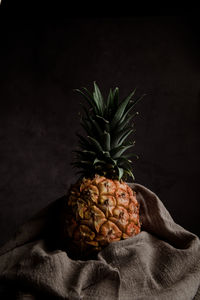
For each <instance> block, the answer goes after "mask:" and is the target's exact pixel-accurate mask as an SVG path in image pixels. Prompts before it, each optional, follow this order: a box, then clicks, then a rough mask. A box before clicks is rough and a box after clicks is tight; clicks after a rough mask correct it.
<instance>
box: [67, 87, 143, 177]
mask: <svg viewBox="0 0 200 300" xmlns="http://www.w3.org/2000/svg"><path fill="white" fill-rule="evenodd" d="M75 91H77V92H78V93H79V94H81V95H82V96H83V98H84V99H85V100H86V102H87V104H88V105H89V108H88V105H87V107H86V106H85V105H82V107H83V112H84V113H83V115H82V116H81V125H82V127H83V129H84V131H85V132H86V134H87V135H86V136H82V135H80V134H77V136H78V139H79V150H75V151H74V152H75V154H76V155H75V161H74V162H73V163H72V165H73V166H74V167H75V168H78V169H80V170H79V172H77V173H80V174H81V175H82V176H83V177H86V178H93V177H94V175H95V174H98V175H103V176H105V177H107V178H111V179H117V180H121V179H123V180H127V178H128V177H132V179H133V180H134V175H133V172H132V161H131V160H130V158H132V157H136V158H138V156H137V155H135V154H134V153H132V152H131V153H130V152H129V153H127V150H129V149H131V148H132V147H133V146H134V144H135V141H132V140H128V137H129V136H130V135H131V134H132V133H133V132H134V125H133V123H132V124H131V121H132V119H133V118H134V117H135V116H136V115H137V114H138V112H135V113H132V109H133V108H134V107H135V105H136V103H137V102H138V101H139V100H141V99H142V98H143V97H144V96H145V95H142V96H141V97H139V98H137V99H136V100H134V101H133V100H132V98H133V96H134V94H135V91H136V89H135V90H134V91H133V92H132V93H131V94H130V95H129V96H128V97H126V98H125V99H124V100H122V101H119V89H118V87H116V88H115V89H113V90H112V89H110V92H109V94H108V97H107V99H106V100H104V98H103V96H102V94H101V91H100V89H99V87H98V86H97V84H96V83H95V82H94V90H93V93H92V94H91V93H90V92H89V91H88V90H87V89H86V88H82V89H81V90H80V89H76V90H75Z"/></svg>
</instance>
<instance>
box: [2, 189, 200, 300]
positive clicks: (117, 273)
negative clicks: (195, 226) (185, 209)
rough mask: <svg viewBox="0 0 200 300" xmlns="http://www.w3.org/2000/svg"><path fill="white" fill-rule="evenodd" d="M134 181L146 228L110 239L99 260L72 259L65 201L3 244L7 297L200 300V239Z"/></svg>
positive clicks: (3, 280) (43, 211)
mask: <svg viewBox="0 0 200 300" xmlns="http://www.w3.org/2000/svg"><path fill="white" fill-rule="evenodd" d="M130 186H131V187H132V188H133V189H134V190H135V191H136V195H137V200H138V202H139V203H140V210H141V221H142V231H141V233H139V234H138V235H137V236H134V237H132V238H129V239H127V240H123V241H119V242H114V243H112V244H110V245H109V246H107V247H106V248H105V249H104V250H102V251H101V252H100V253H99V254H98V256H97V258H96V259H90V260H86V261H81V260H75V259H72V258H70V257H69V255H67V252H66V251H64V249H62V247H61V246H60V245H61V244H59V243H60V242H59V232H58V230H59V226H58V227H56V226H55V225H56V224H59V222H58V221H59V218H60V214H61V211H62V210H63V205H65V201H66V198H65V197H63V198H61V199H58V200H57V201H55V202H53V203H52V204H51V205H50V206H48V207H47V208H45V209H44V210H42V211H41V212H40V213H39V214H37V215H36V216H35V217H33V218H32V219H31V220H30V221H28V222H27V223H26V224H24V225H23V226H22V227H21V228H20V229H19V230H18V231H17V232H16V234H15V236H14V237H13V239H11V240H10V241H9V242H7V243H6V244H5V245H4V246H3V247H2V248H1V249H0V283H1V284H0V286H1V291H0V293H1V294H0V296H1V295H2V296H1V297H0V298H1V299H7V298H8V297H9V296H10V297H12V299H15V298H16V299H69V300H75V299H76V300H77V299H83V300H86V299H87V300H89V299H91V300H102V299H104V300H112V299H123V300H129V299H130V300H132V299H136V300H146V299H159V300H164V299H167V300H168V299H172V300H180V299H181V300H189V299H195V300H196V299H200V241H199V238H198V237H197V236H196V235H194V234H192V233H190V232H188V231H186V230H185V229H184V228H182V227H181V226H179V225H178V224H176V223H175V222H174V221H173V219H172V218H171V216H170V214H169V213H168V211H167V210H166V208H165V207H164V205H163V204H162V202H161V201H160V200H159V198H158V197H157V196H156V195H155V194H154V193H153V192H151V191H150V190H148V189H147V188H145V187H144V186H142V185H140V184H130ZM6 297H7V298H6Z"/></svg>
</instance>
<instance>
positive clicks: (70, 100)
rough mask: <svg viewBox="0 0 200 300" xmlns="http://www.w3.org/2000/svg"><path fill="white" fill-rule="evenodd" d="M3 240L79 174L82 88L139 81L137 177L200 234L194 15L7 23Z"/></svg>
mask: <svg viewBox="0 0 200 300" xmlns="http://www.w3.org/2000/svg"><path fill="white" fill-rule="evenodd" d="M0 37H1V40H0V242H1V244H2V243H4V242H5V241H6V240H7V239H8V238H9V237H10V236H11V234H13V232H14V231H15V229H16V228H17V227H18V226H19V225H20V224H22V223H23V222H24V221H26V220H27V219H28V218H29V217H31V216H32V215H33V214H34V213H36V212H37V211H38V210H40V209H41V208H43V207H45V206H46V205H47V204H49V203H50V202H52V201H54V200H55V199H57V198H58V197H60V196H62V195H63V194H64V193H65V192H66V191H67V189H68V187H69V185H70V183H72V182H74V181H75V180H76V176H75V174H74V170H73V169H72V167H71V165H70V162H71V161H72V158H73V155H72V152H71V150H72V149H74V148H75V147H76V145H77V142H76V136H75V132H76V131H77V130H80V127H79V117H78V112H79V111H80V97H79V96H78V95H76V94H75V93H74V92H73V89H74V88H79V87H81V86H86V87H87V88H89V89H91V88H92V82H93V81H94V80H95V81H96V82H97V84H98V85H99V86H100V88H101V89H102V90H103V93H104V95H106V94H107V93H108V90H109V88H110V87H113V88H114V87H115V86H118V87H119V88H120V95H121V97H124V96H126V95H128V94H129V93H130V92H131V91H132V90H133V89H134V88H135V87H137V95H140V94H141V93H147V94H148V96H146V98H145V99H144V100H143V101H141V102H140V103H139V104H138V105H137V110H138V111H139V112H140V115H139V116H138V117H137V119H136V129H137V131H136V134H135V139H136V146H135V149H134V150H135V152H136V153H137V154H138V155H139V156H140V159H139V160H138V161H135V164H134V170H135V172H134V174H135V177H136V182H138V183H141V184H143V185H145V186H146V187H148V188H150V189H152V190H153V191H154V192H155V193H157V194H158V196H159V197H160V199H161V200H162V201H163V203H164V204H165V206H166V207H167V209H168V210H169V211H170V213H171V215H172V217H173V218H174V219H175V221H176V222H177V223H179V224H180V225H182V226H183V227H185V228H186V229H188V230H190V231H192V232H194V233H196V234H200V226H199V224H200V222H199V209H200V202H199V194H200V192H199V188H200V185H199V179H200V171H199V167H200V158H199V153H200V151H199V150H200V143H199V128H200V126H199V125H200V124H199V122H200V121H199V112H200V105H199V100H200V99H199V98H200V61H199V50H200V47H199V45H200V44H199V30H198V22H195V21H194V19H192V18H191V17H187V16H185V17H168V16H165V17H164V16H163V17H156V16H155V17H150V16H146V17H142V16H140V17H104V18H103V17H97V18H94V17H93V18H92V17H87V18H83V17H82V18H81V17H77V18H75V17H73V18H68V19H66V20H62V21H58V20H51V21H49V20H43V21H41V20H29V21H27V20H21V21H19V20H18V21H17V20H13V21H11V20H1V24H0Z"/></svg>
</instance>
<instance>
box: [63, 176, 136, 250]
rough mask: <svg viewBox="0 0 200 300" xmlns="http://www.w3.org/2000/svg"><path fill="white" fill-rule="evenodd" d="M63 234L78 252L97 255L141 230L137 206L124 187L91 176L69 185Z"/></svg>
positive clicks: (134, 198)
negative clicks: (98, 252) (110, 245)
mask: <svg viewBox="0 0 200 300" xmlns="http://www.w3.org/2000/svg"><path fill="white" fill-rule="evenodd" d="M67 206H68V209H67V212H68V216H67V218H66V227H65V234H66V236H67V237H69V238H70V239H71V242H72V243H73V244H74V245H75V246H76V247H77V248H79V249H80V251H81V252H82V251H100V250H101V249H102V248H103V247H105V246H107V245H108V244H109V243H112V242H115V241H119V240H122V239H127V238H129V237H131V236H135V235H137V234H138V233H139V232H140V230H141V224H140V220H139V203H138V202H137V200H136V193H135V192H134V191H133V190H132V189H131V188H130V187H129V186H128V184H127V183H125V182H123V181H122V180H121V181H118V180H111V179H108V178H106V177H104V176H100V175H95V177H94V178H93V179H86V178H84V179H83V180H82V181H80V182H77V183H76V184H74V185H72V187H71V189H70V191H69V195H68V203H67Z"/></svg>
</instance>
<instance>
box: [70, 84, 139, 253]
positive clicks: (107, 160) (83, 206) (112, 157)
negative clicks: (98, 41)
mask: <svg viewBox="0 0 200 300" xmlns="http://www.w3.org/2000/svg"><path fill="white" fill-rule="evenodd" d="M76 91H77V92H79V93H80V94H81V95H82V96H83V97H84V98H85V100H86V101H87V102H88V105H89V108H88V107H87V108H86V107H85V106H83V109H84V117H82V119H81V125H82V127H83V128H84V130H85V132H86V134H87V136H86V137H84V136H81V135H79V134H78V138H79V146H80V149H79V150H77V151H75V153H76V160H75V162H74V163H73V165H74V166H75V167H77V168H79V169H80V171H79V172H78V173H81V177H80V179H79V180H78V182H77V183H76V184H74V185H72V186H71V188H70V190H69V194H68V203H67V210H66V216H65V233H66V237H67V238H68V239H69V241H70V244H71V247H73V249H74V251H76V250H77V252H79V253H80V254H82V256H87V254H89V253H91V252H93V251H96V252H98V251H100V250H101V249H102V248H103V247H105V246H106V245H108V244H109V243H111V242H114V241H119V240H121V239H127V238H129V237H131V236H134V235H136V234H138V233H139V232H140V228H141V224H140V220H139V204H138V202H137V200H136V193H135V192H134V191H133V190H132V189H131V188H130V187H129V186H128V184H127V183H126V182H125V181H124V180H127V178H128V177H132V178H133V179H134V176H133V173H132V161H131V160H130V159H129V158H130V157H131V156H135V155H134V154H132V153H127V152H126V151H127V150H128V149H130V148H132V147H133V146H134V142H132V141H131V142H130V141H129V142H128V141H127V138H128V137H129V135H130V134H131V133H132V132H133V126H130V121H131V120H132V118H133V117H134V115H136V114H137V113H135V114H131V113H130V112H131V110H132V109H133V108H134V106H135V104H136V103H137V102H138V101H139V100H140V99H141V98H142V97H143V96H142V97H140V98H138V99H136V100H135V101H132V100H131V99H132V97H133V95H134V93H135V90H134V91H133V92H132V93H131V94H130V95H129V96H128V97H127V98H125V99H124V100H123V101H121V102H119V89H118V88H115V89H114V90H112V89H110V92H109V95H108V98H107V101H105V100H104V99H103V96H102V94H101V92H100V90H99V88H98V86H97V84H96V83H95V82H94V91H93V94H91V93H90V92H89V91H88V90H87V89H86V88H83V90H76Z"/></svg>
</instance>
